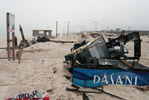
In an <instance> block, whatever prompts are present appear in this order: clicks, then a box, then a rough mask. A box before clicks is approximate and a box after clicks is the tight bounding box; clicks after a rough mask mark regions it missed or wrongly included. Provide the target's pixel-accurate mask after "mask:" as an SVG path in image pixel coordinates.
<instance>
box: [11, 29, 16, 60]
mask: <svg viewBox="0 0 149 100" xmlns="http://www.w3.org/2000/svg"><path fill="white" fill-rule="evenodd" d="M12 59H13V60H15V33H14V32H12Z"/></svg>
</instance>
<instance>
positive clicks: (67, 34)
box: [67, 21, 69, 36]
mask: <svg viewBox="0 0 149 100" xmlns="http://www.w3.org/2000/svg"><path fill="white" fill-rule="evenodd" d="M68 34H69V21H68V26H67V36H68Z"/></svg>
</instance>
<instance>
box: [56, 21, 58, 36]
mask: <svg viewBox="0 0 149 100" xmlns="http://www.w3.org/2000/svg"><path fill="white" fill-rule="evenodd" d="M57 30H58V21H56V37H57Z"/></svg>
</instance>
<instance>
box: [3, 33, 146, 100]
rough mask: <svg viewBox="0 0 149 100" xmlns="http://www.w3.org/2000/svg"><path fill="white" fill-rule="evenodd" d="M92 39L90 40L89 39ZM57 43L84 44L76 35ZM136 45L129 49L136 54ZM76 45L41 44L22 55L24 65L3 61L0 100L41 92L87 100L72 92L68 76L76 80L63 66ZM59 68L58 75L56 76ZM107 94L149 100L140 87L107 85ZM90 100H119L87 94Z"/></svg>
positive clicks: (61, 99)
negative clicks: (54, 69) (134, 49)
mask: <svg viewBox="0 0 149 100" xmlns="http://www.w3.org/2000/svg"><path fill="white" fill-rule="evenodd" d="M89 39H90V38H89ZM141 39H142V44H141V46H142V53H141V54H142V56H141V59H140V61H139V62H140V63H141V64H144V65H146V66H148V67H149V62H148V61H149V50H148V49H149V38H148V37H141ZM56 40H71V41H76V42H77V41H80V40H81V39H80V37H79V36H76V35H71V36H68V37H67V36H66V35H59V36H58V37H57V38H56ZM0 44H1V45H0V47H6V39H5V38H2V37H1V38H0ZM132 45H133V43H132V42H129V43H128V44H127V48H128V50H129V52H132V50H133V48H132ZM72 47H73V43H54V42H46V43H37V44H35V45H32V46H30V47H28V48H25V49H24V50H23V52H22V58H21V64H19V63H18V60H15V61H8V60H6V59H0V100H4V99H5V98H10V97H16V95H17V94H18V93H19V92H20V91H21V92H29V93H30V92H31V91H33V90H39V91H40V92H41V93H42V92H46V91H47V90H48V92H47V94H48V95H49V97H50V100H83V99H82V95H81V94H80V93H74V92H68V91H66V87H71V84H72V81H71V80H68V79H66V78H65V77H64V75H68V76H72V75H71V74H70V73H69V72H68V71H67V68H66V64H64V63H63V61H64V56H65V55H66V54H68V53H70V49H71V48H72ZM0 54H1V55H0V57H6V56H7V52H6V50H4V49H3V50H0ZM53 68H56V69H57V70H56V73H53ZM104 90H105V91H107V92H110V93H113V94H115V95H118V96H120V97H123V98H125V99H128V100H148V99H149V91H141V90H139V89H137V88H136V86H130V85H128V86H125V85H107V86H104ZM87 96H88V97H89V98H90V100H119V99H118V98H115V97H112V96H109V95H106V94H104V93H99V94H93V93H87Z"/></svg>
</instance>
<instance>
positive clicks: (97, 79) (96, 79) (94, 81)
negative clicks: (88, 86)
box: [93, 75, 100, 84]
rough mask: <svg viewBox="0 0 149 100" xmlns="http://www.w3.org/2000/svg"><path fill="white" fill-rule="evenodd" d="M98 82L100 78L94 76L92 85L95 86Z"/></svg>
mask: <svg viewBox="0 0 149 100" xmlns="http://www.w3.org/2000/svg"><path fill="white" fill-rule="evenodd" d="M99 82H100V77H99V76H98V75H94V80H93V83H94V84H97V83H99Z"/></svg>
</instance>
